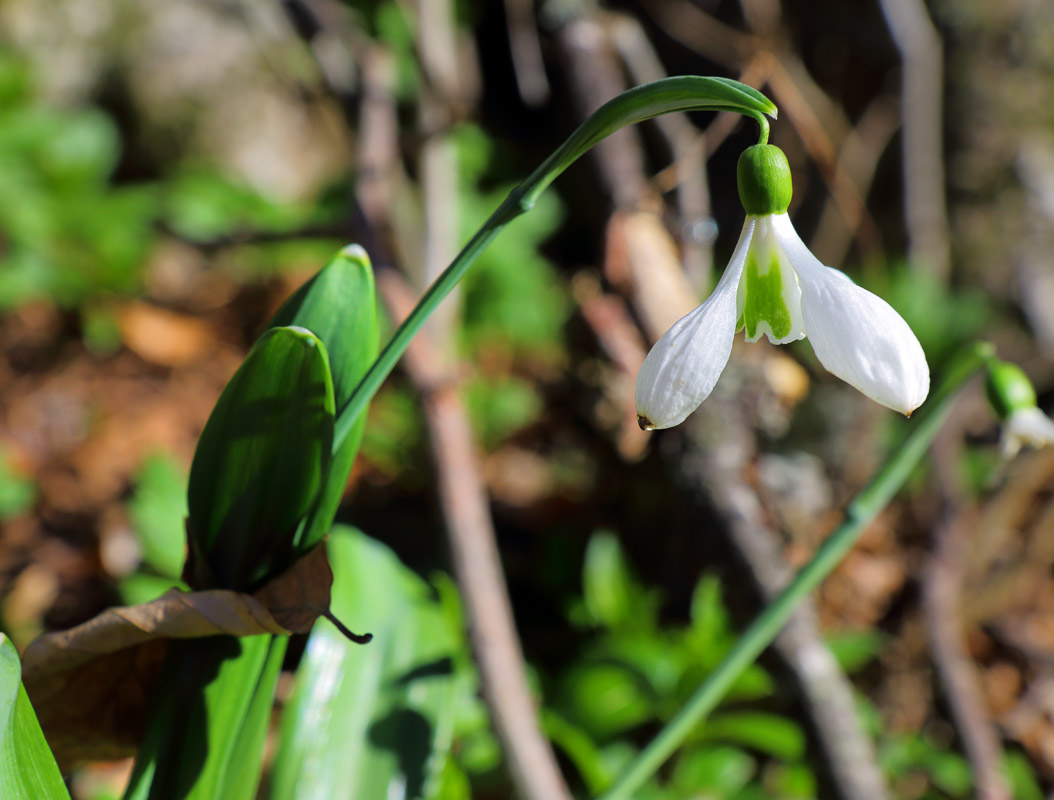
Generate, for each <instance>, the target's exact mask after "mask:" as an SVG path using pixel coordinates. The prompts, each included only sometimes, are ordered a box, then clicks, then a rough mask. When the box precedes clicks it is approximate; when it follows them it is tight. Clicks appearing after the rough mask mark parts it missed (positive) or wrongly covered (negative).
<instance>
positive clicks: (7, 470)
mask: <svg viewBox="0 0 1054 800" xmlns="http://www.w3.org/2000/svg"><path fill="white" fill-rule="evenodd" d="M36 497H37V491H36V487H35V486H34V485H33V481H32V480H30V479H29V478H26V477H25V476H23V475H21V474H19V472H18V471H17V470H16V469H15V468H14V467H13V466H12V464H11V460H10V455H9V453H8V452H7V451H6V450H5V449H4V448H2V447H0V521H3V520H5V519H8V518H9V517H15V516H18V515H19V514H21V513H23V512H25V511H28V510H29V509H30V508H31V507H32V506H33V503H34V502H35V501H36Z"/></svg>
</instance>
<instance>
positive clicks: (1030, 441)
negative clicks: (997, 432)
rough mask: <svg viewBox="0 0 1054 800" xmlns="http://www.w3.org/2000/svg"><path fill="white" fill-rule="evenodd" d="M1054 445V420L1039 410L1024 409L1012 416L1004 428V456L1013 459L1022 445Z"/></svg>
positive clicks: (1013, 413)
mask: <svg viewBox="0 0 1054 800" xmlns="http://www.w3.org/2000/svg"><path fill="white" fill-rule="evenodd" d="M1050 444H1054V420H1052V419H1051V418H1050V417H1048V416H1047V415H1046V414H1044V413H1043V412H1042V411H1040V410H1039V409H1038V408H1022V409H1018V410H1017V411H1014V412H1012V413H1011V414H1010V418H1009V419H1008V420H1007V421H1006V424H1005V425H1004V426H1003V456H1004V458H1012V457H1013V456H1015V455H1016V454H1017V451H1018V450H1020V449H1021V446H1022V445H1029V446H1030V447H1043V446H1045V445H1050Z"/></svg>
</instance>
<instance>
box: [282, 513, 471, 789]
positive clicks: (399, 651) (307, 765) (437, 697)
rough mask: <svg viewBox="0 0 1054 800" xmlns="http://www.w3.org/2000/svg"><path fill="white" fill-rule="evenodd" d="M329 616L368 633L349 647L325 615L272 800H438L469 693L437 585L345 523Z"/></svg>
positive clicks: (335, 550)
mask: <svg viewBox="0 0 1054 800" xmlns="http://www.w3.org/2000/svg"><path fill="white" fill-rule="evenodd" d="M327 544H328V546H329V555H330V565H331V566H332V568H333V576H334V582H333V594H332V606H331V607H332V610H333V612H334V614H336V616H337V617H338V618H340V619H343V620H345V621H346V622H349V623H352V624H354V625H362V626H363V627H365V628H368V629H369V630H370V631H371V632H372V633H373V634H374V639H373V641H372V642H370V644H369V645H367V646H365V647H361V646H359V645H356V644H352V643H351V642H349V641H348V640H347V639H345V638H344V637H343V636H341V634H340V633H338V632H337V630H336V629H335V628H334V627H333V626H332V625H330V624H329V623H328V622H326V621H325V620H319V621H318V623H317V624H316V625H315V630H314V631H313V632H312V634H311V638H310V639H309V640H308V645H307V650H306V652H305V653H304V658H303V660H302V661H301V663H300V668H299V670H298V671H297V681H296V688H295V689H294V693H293V697H292V699H291V700H290V702H289V704H288V705H287V706H286V708H285V710H284V713H283V716H282V725H281V733H280V743H279V750H278V755H277V757H276V759H275V765H274V772H273V775H272V781H271V796H270V797H271V800H330V798H334V797H347V798H351V797H355V798H363V799H364V800H365V798H375V797H376V798H381V797H396V796H398V797H407V798H411V797H413V798H418V797H433V796H434V794H433V792H432V789H434V784H433V781H434V780H435V779H436V775H435V774H434V770H436V769H437V768H439V767H441V766H442V764H443V761H444V755H445V754H446V752H447V751H448V750H449V748H450V742H451V737H452V724H453V720H454V715H455V712H456V709H457V703H458V699H459V698H460V697H462V696H463V695H462V694H461V693H462V692H466V693H467V692H471V691H472V687H471V686H467V685H466V684H465V683H462V681H463V680H464V678H463V677H462V676H461V675H460V674H456V673H455V668H454V664H455V663H456V661H457V655H456V649H457V647H458V642H457V640H456V637H455V636H454V634H453V633H452V631H451V629H450V627H449V625H448V624H447V623H446V621H445V620H444V616H443V610H442V608H441V607H440V605H439V604H438V603H437V602H436V601H435V600H434V599H433V597H432V592H431V589H430V587H429V586H428V585H427V584H425V583H424V581H422V580H421V579H420V578H419V577H417V575H416V574H414V573H413V572H411V571H410V570H409V569H407V568H406V567H404V566H403V565H402V564H401V563H400V562H399V559H398V558H397V557H396V556H395V554H394V553H392V552H391V551H390V550H389V549H388V548H387V547H385V546H384V545H382V544H380V543H379V542H376V541H374V540H372V539H369V538H367V537H366V536H364V535H363V534H361V533H359V532H358V531H353V530H350V529H348V528H337V529H335V530H334V532H333V535H332V536H331V537H330V539H329V541H328V542H327Z"/></svg>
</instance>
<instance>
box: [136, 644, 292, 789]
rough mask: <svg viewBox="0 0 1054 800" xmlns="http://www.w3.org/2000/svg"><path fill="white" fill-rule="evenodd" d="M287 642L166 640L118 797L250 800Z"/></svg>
mask: <svg viewBox="0 0 1054 800" xmlns="http://www.w3.org/2000/svg"><path fill="white" fill-rule="evenodd" d="M287 643H288V639H287V638H286V637H284V636H270V635H263V636H246V637H242V638H240V639H236V638H234V637H230V636H214V637H209V638H205V639H196V640H186V641H179V642H175V643H173V645H172V647H171V649H170V651H169V655H168V657H167V658H166V660H165V665H164V668H163V670H162V672H161V677H160V679H159V681H158V686H159V687H160V688H159V690H158V691H157V692H156V693H155V696H154V701H153V707H152V708H151V711H150V718H149V719H150V722H149V726H148V729H147V733H146V737H145V739H144V741H143V744H142V746H141V747H140V749H139V753H138V754H137V756H136V763H135V770H134V772H133V774H132V779H131V781H130V783H129V786H128V790H127V792H126V794H125V800H252V798H253V797H255V795H256V787H257V783H258V781H259V777H260V764H261V759H262V755H263V744H264V737H265V735H266V733H267V728H268V721H269V719H270V712H271V705H272V702H273V699H274V691H275V684H276V682H277V680H278V673H279V671H280V670H281V667H282V658H283V657H284V655H285V649H286V645H287Z"/></svg>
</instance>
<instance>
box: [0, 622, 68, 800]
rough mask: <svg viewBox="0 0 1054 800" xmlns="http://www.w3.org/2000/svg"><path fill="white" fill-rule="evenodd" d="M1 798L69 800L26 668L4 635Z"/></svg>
mask: <svg viewBox="0 0 1054 800" xmlns="http://www.w3.org/2000/svg"><path fill="white" fill-rule="evenodd" d="M0 797H3V798H4V800H58V799H59V798H65V800H69V792H67V791H66V786H65V784H64V783H63V782H62V775H61V774H60V773H59V768H58V765H57V764H56V763H55V758H54V756H52V755H51V750H50V749H49V748H48V744H47V742H46V741H45V740H44V734H43V733H42V732H41V730H40V725H39V724H37V717H36V714H34V713H33V706H32V705H30V702H29V697H28V696H27V695H26V690H25V688H24V687H23V686H22V666H21V664H20V663H19V661H18V652H17V651H16V650H15V646H14V645H13V644H11V640H10V639H8V638H7V637H6V636H5V635H4V634H2V633H0Z"/></svg>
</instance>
